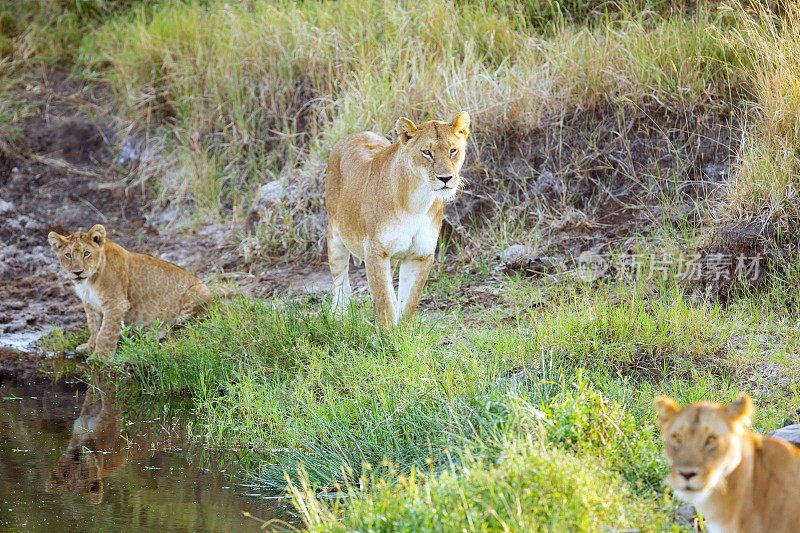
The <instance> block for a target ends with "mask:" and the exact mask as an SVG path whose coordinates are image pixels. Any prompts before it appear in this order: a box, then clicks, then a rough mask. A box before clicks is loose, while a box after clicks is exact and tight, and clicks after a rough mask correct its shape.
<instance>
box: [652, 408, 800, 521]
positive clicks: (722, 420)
mask: <svg viewBox="0 0 800 533" xmlns="http://www.w3.org/2000/svg"><path fill="white" fill-rule="evenodd" d="M655 403H656V412H657V414H658V425H659V426H660V428H661V433H662V435H663V437H664V454H665V455H666V457H667V462H668V463H669V467H670V472H669V477H668V478H667V479H668V480H669V484H670V485H672V487H673V488H674V489H675V494H676V495H677V496H678V497H680V498H681V499H683V500H686V501H688V502H690V503H693V504H694V505H695V506H696V507H697V509H698V510H700V512H701V513H702V514H703V517H704V518H705V520H706V523H707V528H706V529H707V530H708V531H713V532H717V531H724V532H748V533H751V532H759V531H770V532H780V531H786V532H788V531H798V530H800V451H798V450H797V449H796V448H795V447H794V446H792V445H790V444H789V443H787V442H785V441H782V440H779V439H773V438H771V437H762V436H761V435H758V434H756V433H753V432H752V431H750V430H748V429H747V427H746V426H748V425H749V424H750V421H751V417H752V414H753V402H752V401H751V400H750V397H749V396H747V395H746V394H744V395H742V396H740V397H739V399H738V400H736V401H734V402H731V403H729V404H726V405H720V404H718V403H713V402H699V403H693V404H690V405H687V406H686V407H684V408H683V409H681V408H679V407H678V405H677V404H676V403H675V401H674V400H673V399H672V398H668V397H666V396H658V397H657V398H656V399H655Z"/></svg>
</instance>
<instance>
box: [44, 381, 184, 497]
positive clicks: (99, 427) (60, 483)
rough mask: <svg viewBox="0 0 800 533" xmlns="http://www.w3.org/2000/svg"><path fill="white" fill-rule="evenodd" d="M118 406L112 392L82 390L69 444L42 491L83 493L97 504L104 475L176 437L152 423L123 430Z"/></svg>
mask: <svg viewBox="0 0 800 533" xmlns="http://www.w3.org/2000/svg"><path fill="white" fill-rule="evenodd" d="M120 407H121V406H120V405H119V404H118V402H117V400H116V398H115V397H114V396H113V395H111V394H108V393H106V392H104V391H102V390H101V389H99V388H97V387H95V386H93V387H90V388H89V389H88V390H87V391H86V397H85V398H84V400H83V406H82V407H81V414H80V415H79V416H78V418H77V419H76V420H75V422H74V423H73V426H72V436H71V438H70V440H69V444H67V448H66V450H65V451H64V453H63V454H61V457H59V458H58V461H57V462H56V465H55V466H54V467H53V469H52V470H51V471H50V475H49V477H48V480H47V482H46V485H45V491H46V492H49V493H53V492H57V491H59V490H62V489H66V490H69V491H71V492H77V493H80V494H83V495H84V496H85V497H86V501H88V502H89V503H93V504H97V503H100V502H101V501H103V479H104V478H107V477H109V476H111V475H113V474H114V473H115V472H116V471H117V470H119V469H120V468H121V467H122V466H124V465H125V464H127V463H128V462H129V461H131V460H135V459H139V458H141V457H149V456H151V455H153V453H155V452H156V451H159V450H161V449H165V448H166V447H168V446H169V445H172V444H174V443H175V442H177V441H178V440H179V438H180V435H179V433H178V431H176V430H175V429H174V428H171V427H164V426H163V425H160V424H156V423H152V422H151V423H145V424H143V425H141V426H139V425H136V431H132V430H131V429H130V428H129V429H126V430H125V431H123V430H122V411H121V409H120Z"/></svg>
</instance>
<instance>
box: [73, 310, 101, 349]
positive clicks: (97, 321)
mask: <svg viewBox="0 0 800 533" xmlns="http://www.w3.org/2000/svg"><path fill="white" fill-rule="evenodd" d="M83 311H84V312H85V313H86V325H87V326H88V327H89V340H88V341H86V342H84V343H83V344H79V345H78V346H77V347H76V348H75V351H76V352H78V353H92V351H94V345H95V342H96V341H97V334H98V332H99V331H100V326H101V324H102V323H103V313H101V312H100V311H98V310H97V309H95V308H94V307H89V306H88V305H86V304H83Z"/></svg>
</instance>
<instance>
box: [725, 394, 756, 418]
mask: <svg viewBox="0 0 800 533" xmlns="http://www.w3.org/2000/svg"><path fill="white" fill-rule="evenodd" d="M725 412H726V413H728V416H729V417H731V421H732V422H741V423H742V424H744V425H745V426H749V425H750V424H751V423H752V422H753V400H752V399H750V396H749V395H747V394H745V393H744V392H743V393H741V394H739V397H738V398H737V399H736V400H734V401H732V402H731V403H729V404H726V405H725Z"/></svg>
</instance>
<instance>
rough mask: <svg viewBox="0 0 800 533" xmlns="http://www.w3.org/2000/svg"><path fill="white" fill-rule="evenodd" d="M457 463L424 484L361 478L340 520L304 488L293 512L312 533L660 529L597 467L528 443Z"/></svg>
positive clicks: (646, 509)
mask: <svg viewBox="0 0 800 533" xmlns="http://www.w3.org/2000/svg"><path fill="white" fill-rule="evenodd" d="M459 462H460V464H459V466H458V467H453V468H452V470H450V469H447V470H445V471H443V472H441V473H433V474H432V475H431V476H430V477H425V476H422V475H420V474H419V473H414V472H412V473H411V474H410V475H405V474H397V473H396V472H395V473H393V475H391V476H389V477H388V478H378V479H373V478H372V477H371V476H364V478H362V480H361V484H360V485H358V486H355V487H350V488H349V496H350V498H348V499H347V500H346V501H344V502H343V503H344V504H346V512H345V513H344V514H343V515H342V516H341V517H339V516H338V513H337V512H331V511H330V510H329V509H328V507H327V506H326V505H325V504H324V503H321V502H319V501H317V500H316V495H315V493H314V492H313V491H310V490H308V489H307V487H304V486H302V485H301V487H302V488H300V489H298V488H296V487H294V486H293V487H292V489H293V494H294V500H295V505H296V507H297V508H298V509H299V510H300V511H301V513H302V514H303V518H304V520H305V521H306V525H307V526H308V527H309V528H310V529H311V530H313V531H351V530H373V531H397V530H414V531H424V530H435V531H465V530H466V531H470V530H479V531H514V530H525V531H554V530H570V531H597V530H599V529H603V528H604V527H613V528H620V527H623V528H624V527H632V526H645V527H648V528H653V527H657V526H658V525H662V526H663V525H664V522H665V521H666V520H665V516H664V515H663V514H660V513H659V512H658V511H659V510H658V508H657V507H656V506H655V505H653V504H652V502H648V501H646V500H645V499H643V498H640V497H636V496H634V495H633V494H632V493H631V492H630V490H629V489H628V488H627V487H626V485H625V484H624V483H623V482H622V481H621V480H620V479H619V477H618V476H616V475H614V474H611V473H609V472H608V470H607V469H605V468H604V466H605V465H604V462H603V461H602V460H601V459H599V458H596V457H592V456H590V455H586V456H583V457H580V458H579V457H577V456H575V455H572V454H569V453H567V452H565V451H563V450H561V449H559V448H553V447H549V446H546V445H544V443H542V442H540V441H536V440H535V439H532V438H529V439H527V440H523V439H521V440H512V441H509V442H506V443H504V444H503V448H502V450H501V457H500V459H499V460H498V461H496V462H494V461H486V460H484V459H482V458H481V457H480V456H474V455H472V454H471V453H469V452H464V453H463V454H462V455H461V457H460V458H459ZM303 489H306V490H303Z"/></svg>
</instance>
